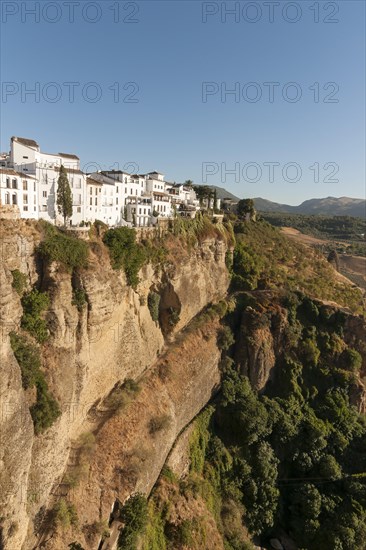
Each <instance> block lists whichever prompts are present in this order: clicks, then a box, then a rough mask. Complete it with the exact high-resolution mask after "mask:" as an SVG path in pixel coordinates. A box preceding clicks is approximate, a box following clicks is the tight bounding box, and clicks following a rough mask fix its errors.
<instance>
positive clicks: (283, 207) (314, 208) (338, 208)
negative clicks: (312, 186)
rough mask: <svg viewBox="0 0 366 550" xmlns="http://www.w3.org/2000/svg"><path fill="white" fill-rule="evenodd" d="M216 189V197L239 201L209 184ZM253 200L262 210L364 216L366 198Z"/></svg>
mask: <svg viewBox="0 0 366 550" xmlns="http://www.w3.org/2000/svg"><path fill="white" fill-rule="evenodd" d="M209 187H212V188H213V189H216V193H217V198H219V199H225V198H228V199H232V200H236V201H239V200H240V199H239V197H236V196H235V195H233V193H230V191H227V190H226V189H225V188H224V187H218V186H216V185H210V186H209ZM253 200H254V204H255V208H256V209H257V210H260V211H262V212H283V213H285V214H309V215H310V214H320V215H323V216H354V217H356V218H366V200H365V199H352V198H350V197H339V198H337V197H326V198H324V199H309V200H307V201H304V202H302V203H301V204H299V205H298V206H291V205H290V204H280V203H278V202H272V201H269V200H267V199H262V198H260V197H257V198H255V199H253Z"/></svg>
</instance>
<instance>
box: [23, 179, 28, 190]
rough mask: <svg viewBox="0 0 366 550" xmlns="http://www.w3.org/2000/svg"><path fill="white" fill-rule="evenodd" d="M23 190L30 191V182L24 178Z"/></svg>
mask: <svg viewBox="0 0 366 550" xmlns="http://www.w3.org/2000/svg"><path fill="white" fill-rule="evenodd" d="M23 191H28V182H27V180H23Z"/></svg>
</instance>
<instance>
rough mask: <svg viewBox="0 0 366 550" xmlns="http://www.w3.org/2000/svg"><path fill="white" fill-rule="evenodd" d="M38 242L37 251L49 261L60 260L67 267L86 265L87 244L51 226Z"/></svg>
mask: <svg viewBox="0 0 366 550" xmlns="http://www.w3.org/2000/svg"><path fill="white" fill-rule="evenodd" d="M52 229H53V230H49V231H48V232H47V234H46V237H45V239H44V240H43V241H42V242H41V243H40V245H39V247H38V251H39V253H40V255H41V256H42V257H43V258H45V259H46V260H48V261H49V262H60V263H62V264H63V265H65V266H66V267H68V268H71V269H74V268H76V267H86V266H87V265H88V245H87V244H86V243H85V242H84V241H81V240H79V239H77V238H75V237H71V236H69V235H65V234H63V233H61V232H60V231H58V230H57V229H56V228H52Z"/></svg>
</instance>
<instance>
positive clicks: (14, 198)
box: [12, 193, 18, 204]
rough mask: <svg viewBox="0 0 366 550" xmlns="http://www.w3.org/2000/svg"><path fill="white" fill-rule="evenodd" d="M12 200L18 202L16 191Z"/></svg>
mask: <svg viewBox="0 0 366 550" xmlns="http://www.w3.org/2000/svg"><path fill="white" fill-rule="evenodd" d="M12 202H13V204H18V197H17V195H16V193H14V195H13V201H12Z"/></svg>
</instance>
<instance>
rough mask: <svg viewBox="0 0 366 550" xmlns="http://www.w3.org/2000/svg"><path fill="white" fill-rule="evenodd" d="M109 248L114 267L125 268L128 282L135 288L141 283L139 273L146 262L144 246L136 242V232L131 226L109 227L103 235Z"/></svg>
mask: <svg viewBox="0 0 366 550" xmlns="http://www.w3.org/2000/svg"><path fill="white" fill-rule="evenodd" d="M103 242H104V244H105V245H106V246H107V247H108V248H109V255H110V258H111V263H112V267H113V269H122V268H123V269H124V272H125V274H126V277H127V282H128V284H129V285H131V286H132V287H133V288H136V286H137V285H138V283H139V278H138V273H139V271H140V269H141V268H142V266H143V265H144V263H145V262H146V255H145V253H144V248H143V246H141V245H139V244H137V243H136V232H135V230H134V229H130V228H129V227H118V228H117V229H109V230H108V231H106V233H105V234H104V237H103Z"/></svg>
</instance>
